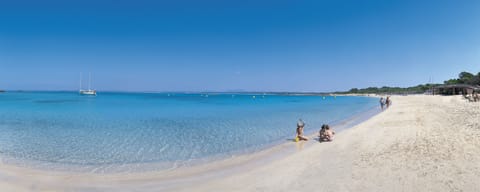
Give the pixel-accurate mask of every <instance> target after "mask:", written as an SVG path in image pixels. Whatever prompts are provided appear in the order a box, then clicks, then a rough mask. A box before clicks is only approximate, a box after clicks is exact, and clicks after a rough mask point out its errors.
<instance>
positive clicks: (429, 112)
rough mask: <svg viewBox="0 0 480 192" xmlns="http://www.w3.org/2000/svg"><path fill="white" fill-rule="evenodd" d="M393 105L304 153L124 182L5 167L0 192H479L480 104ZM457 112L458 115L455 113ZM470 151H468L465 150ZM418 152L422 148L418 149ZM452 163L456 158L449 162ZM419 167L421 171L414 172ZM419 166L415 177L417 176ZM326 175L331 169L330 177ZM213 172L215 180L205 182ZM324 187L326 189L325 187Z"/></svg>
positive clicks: (404, 101) (408, 100)
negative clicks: (453, 128) (457, 178)
mask: <svg viewBox="0 0 480 192" xmlns="http://www.w3.org/2000/svg"><path fill="white" fill-rule="evenodd" d="M392 100H393V103H394V105H393V106H392V107H391V108H390V109H388V110H386V111H385V112H383V113H379V114H377V115H375V116H373V117H371V118H369V119H368V120H366V121H363V122H361V123H360V124H358V125H355V126H354V127H353V128H350V129H347V130H345V131H342V132H341V133H340V134H337V136H336V139H335V141H334V142H331V143H318V142H317V141H309V142H310V143H311V144H313V146H311V147H303V148H302V147H301V146H299V145H301V144H302V143H303V144H305V142H299V143H294V142H288V143H286V144H283V145H280V146H277V148H278V150H285V149H286V148H288V149H287V151H288V150H290V151H291V152H290V153H286V154H282V155H281V156H280V157H278V156H272V154H274V153H269V152H271V151H268V150H267V151H260V152H257V153H255V154H253V155H245V156H239V157H235V160H234V161H232V160H231V159H230V160H220V161H218V162H215V163H213V164H206V165H201V166H200V167H197V168H192V167H189V168H184V169H182V168H179V169H174V170H167V171H161V172H146V173H123V174H87V173H62V172H50V171H43V170H34V169H28V168H22V167H15V166H11V165H6V164H4V163H1V164H0V170H1V172H0V189H3V190H8V191H48V190H55V191H70V190H74V191H77V190H80V191H82V190H88V189H96V190H101V191H132V190H140V191H212V190H214V191H218V190H223V191H286V190H296V189H300V188H302V189H305V190H326V191H352V190H353V191H372V190H373V191H380V190H387V191H392V189H394V190H393V191H411V190H417V191H422V190H427V191H428V190H432V189H435V190H440V191H451V190H450V189H463V190H467V191H474V189H477V188H476V186H479V185H478V184H479V183H477V181H474V176H475V178H476V176H478V175H480V166H478V165H476V164H472V163H473V162H472V160H477V162H478V160H480V142H479V141H475V140H472V138H466V133H468V135H479V136H480V127H478V126H479V124H478V122H477V123H475V122H474V121H473V120H472V119H473V118H476V117H480V116H479V109H480V106H479V105H478V103H466V101H464V100H462V99H461V98H460V97H458V96H453V97H442V96H424V95H413V96H393V97H392ZM472 107H473V109H472ZM452 110H455V111H454V112H451V111H452ZM461 116H466V117H464V118H461ZM460 120H463V121H460ZM437 121H439V122H437ZM457 124H458V125H459V126H458V127H459V128H462V129H465V130H467V131H469V132H466V131H461V132H459V133H454V132H449V129H448V126H452V125H457ZM372 129H373V130H372ZM432 129H440V131H444V132H445V134H447V135H448V134H449V135H452V134H454V135H455V134H456V135H455V136H456V137H459V138H461V142H458V141H455V140H450V139H451V138H450V137H447V136H445V135H444V134H443V132H439V133H437V132H432V131H433V130H432ZM437 131H438V130H437ZM477 131H478V132H477ZM464 137H465V138H464ZM439 139H440V140H441V141H442V143H444V142H452V143H453V145H455V147H457V148H459V149H462V150H460V151H455V149H449V148H448V147H447V149H444V148H441V147H443V146H442V145H443V144H442V143H439V142H438V143H437V140H439ZM313 142H316V143H313ZM310 143H309V144H310ZM466 144H469V145H468V147H466V148H465V147H464V146H465V145H466ZM415 146H420V147H419V148H412V147H415ZM405 149H409V150H405ZM430 149H435V150H434V151H431V150H430ZM270 150H272V149H270ZM277 152H278V151H277ZM475 152H478V153H475ZM417 153H418V154H417ZM322 154H329V155H327V156H325V155H322ZM462 154H463V155H464V157H463V158H462V156H461V155H462ZM465 154H467V156H465ZM451 156H454V157H456V158H450V159H448V158H446V157H451ZM467 157H468V158H467ZM262 158H264V159H262ZM465 160H469V161H465ZM449 161H452V164H449ZM246 162H253V164H250V163H246ZM412 162H421V164H419V165H418V166H417V165H414V164H412V165H411V166H409V163H412ZM469 162H470V163H469ZM422 163H423V164H422ZM457 163H463V164H462V165H458V164H457ZM441 165H443V168H444V169H446V170H442V169H440V170H439V167H438V166H441ZM412 166H413V168H415V169H412ZM435 166H437V168H435ZM324 167H328V169H327V170H325V169H324ZM232 168H233V170H232ZM440 168H441V167H440ZM206 170H208V171H209V172H210V173H212V174H204V173H206V172H205V171H206ZM435 171H443V172H442V173H444V176H443V177H440V175H438V174H433V173H434V172H435ZM455 172H461V173H464V174H459V176H461V177H460V178H462V182H461V183H460V182H456V181H455V180H453V177H454V176H457V175H454V174H453V173H455ZM390 173H391V174H390ZM389 174H390V175H389ZM413 176H415V177H413ZM414 178H415V179H414ZM467 179H473V180H472V181H468V180H467ZM320 180H325V181H326V182H325V183H322V185H318V181H320ZM394 187H398V188H394Z"/></svg>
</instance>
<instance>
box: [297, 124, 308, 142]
mask: <svg viewBox="0 0 480 192" xmlns="http://www.w3.org/2000/svg"><path fill="white" fill-rule="evenodd" d="M304 126H305V123H303V121H302V120H301V119H300V120H299V121H298V122H297V135H296V136H295V140H297V139H298V140H304V141H307V140H308V138H307V137H305V136H304V135H303V127H304Z"/></svg>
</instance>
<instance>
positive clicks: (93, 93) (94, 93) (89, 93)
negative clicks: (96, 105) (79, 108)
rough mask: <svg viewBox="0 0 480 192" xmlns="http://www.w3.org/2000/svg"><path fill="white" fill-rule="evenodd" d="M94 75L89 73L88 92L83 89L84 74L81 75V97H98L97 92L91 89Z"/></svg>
mask: <svg viewBox="0 0 480 192" xmlns="http://www.w3.org/2000/svg"><path fill="white" fill-rule="evenodd" d="M91 77H92V75H91V74H90V73H88V89H87V90H84V89H82V74H81V73H80V90H79V91H78V93H80V95H95V96H96V95H97V91H95V90H94V89H90V84H91V79H92V78H91Z"/></svg>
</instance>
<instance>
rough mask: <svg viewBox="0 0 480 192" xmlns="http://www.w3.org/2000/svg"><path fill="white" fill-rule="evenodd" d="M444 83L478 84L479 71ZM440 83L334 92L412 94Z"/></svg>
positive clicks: (422, 91) (466, 73)
mask: <svg viewBox="0 0 480 192" xmlns="http://www.w3.org/2000/svg"><path fill="white" fill-rule="evenodd" d="M444 84H445V85H451V84H468V85H480V72H479V73H477V75H474V74H472V73H469V72H461V73H460V74H459V75H458V79H449V80H446V81H444ZM438 85H442V84H421V85H417V86H413V87H406V88H402V87H385V86H384V87H368V88H363V89H358V88H353V89H350V90H349V91H346V92H335V93H337V94H349V93H357V94H414V93H425V92H427V91H429V90H431V88H433V87H435V86H438Z"/></svg>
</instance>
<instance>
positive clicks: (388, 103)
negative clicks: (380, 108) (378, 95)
mask: <svg viewBox="0 0 480 192" xmlns="http://www.w3.org/2000/svg"><path fill="white" fill-rule="evenodd" d="M385 103H386V104H387V108H388V107H390V105H391V104H392V100H390V96H387V100H386V101H385Z"/></svg>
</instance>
